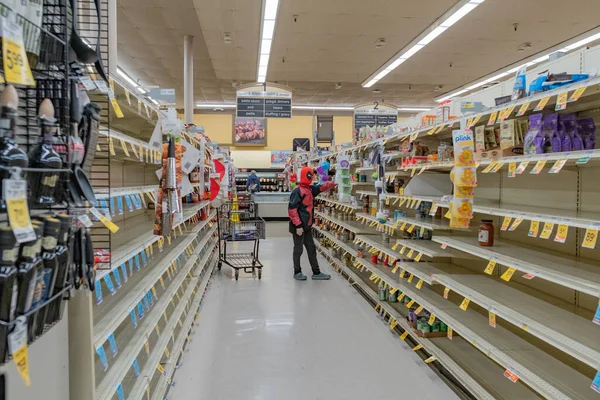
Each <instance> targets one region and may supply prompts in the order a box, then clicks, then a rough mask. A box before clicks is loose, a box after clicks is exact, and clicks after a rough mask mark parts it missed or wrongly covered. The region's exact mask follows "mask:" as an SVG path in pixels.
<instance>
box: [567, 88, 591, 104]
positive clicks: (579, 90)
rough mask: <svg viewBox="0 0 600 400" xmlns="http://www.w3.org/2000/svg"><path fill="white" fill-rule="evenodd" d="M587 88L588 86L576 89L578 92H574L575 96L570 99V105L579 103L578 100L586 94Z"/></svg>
mask: <svg viewBox="0 0 600 400" xmlns="http://www.w3.org/2000/svg"><path fill="white" fill-rule="evenodd" d="M586 88H587V87H586V86H584V87H580V88H578V89H576V90H575V91H574V92H573V94H572V95H571V97H569V100H568V103H572V102H574V101H577V100H579V98H580V97H581V95H582V94H583V92H585V89H586Z"/></svg>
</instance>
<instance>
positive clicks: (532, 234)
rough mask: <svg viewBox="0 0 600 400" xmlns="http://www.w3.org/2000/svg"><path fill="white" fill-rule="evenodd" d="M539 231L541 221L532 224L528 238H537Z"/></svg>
mask: <svg viewBox="0 0 600 400" xmlns="http://www.w3.org/2000/svg"><path fill="white" fill-rule="evenodd" d="M539 229H540V222H539V221H531V224H530V225H529V234H528V235H527V236H529V237H537V235H538V230H539Z"/></svg>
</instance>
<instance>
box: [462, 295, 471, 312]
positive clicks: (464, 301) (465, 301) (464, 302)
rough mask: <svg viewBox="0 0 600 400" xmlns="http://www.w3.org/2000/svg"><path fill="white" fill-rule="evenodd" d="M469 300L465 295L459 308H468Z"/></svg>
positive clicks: (465, 309) (464, 309)
mask: <svg viewBox="0 0 600 400" xmlns="http://www.w3.org/2000/svg"><path fill="white" fill-rule="evenodd" d="M470 302H471V300H470V299H469V298H467V297H465V298H464V299H463V301H462V303H460V309H461V310H463V311H467V308H469V303H470Z"/></svg>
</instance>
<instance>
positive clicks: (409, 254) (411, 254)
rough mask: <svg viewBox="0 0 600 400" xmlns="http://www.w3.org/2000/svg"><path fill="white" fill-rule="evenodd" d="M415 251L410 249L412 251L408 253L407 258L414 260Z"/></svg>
mask: <svg viewBox="0 0 600 400" xmlns="http://www.w3.org/2000/svg"><path fill="white" fill-rule="evenodd" d="M414 252H415V250H414V249H410V251H409V252H408V254H406V257H408V258H412V256H413V254H414Z"/></svg>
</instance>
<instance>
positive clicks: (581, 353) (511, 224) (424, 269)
mask: <svg viewBox="0 0 600 400" xmlns="http://www.w3.org/2000/svg"><path fill="white" fill-rule="evenodd" d="M589 51H592V50H589ZM594 51H595V52H598V49H594ZM594 54H595V53H594ZM594 59H595V58H594ZM532 73H533V72H532ZM599 84H600V81H599V80H598V78H590V79H588V80H586V81H582V82H578V83H576V84H574V85H569V86H565V87H562V88H560V89H555V90H552V91H547V92H543V93H540V94H535V95H533V96H529V97H526V98H523V99H520V100H516V101H512V102H509V103H507V104H503V105H502V106H497V107H492V108H490V109H487V110H485V111H482V112H478V113H473V114H469V115H465V116H461V117H459V118H457V119H456V120H451V121H445V122H443V123H438V124H435V125H431V126H427V127H423V128H411V127H408V128H406V127H403V126H402V124H403V122H399V123H398V124H397V125H396V126H395V127H394V130H395V133H392V134H391V135H388V136H385V137H381V138H379V139H376V140H375V141H373V142H368V143H362V144H357V145H355V146H353V147H349V148H345V149H343V150H341V151H339V152H336V153H332V154H328V155H325V156H321V157H317V158H312V159H311V163H312V166H314V167H316V166H317V165H318V164H317V163H319V162H321V161H322V160H328V161H329V162H330V163H331V164H332V165H333V164H335V162H336V157H337V156H338V155H352V157H353V159H354V157H355V156H354V154H353V153H358V155H359V158H360V154H361V153H363V154H364V155H366V152H368V151H369V150H373V149H375V148H381V149H383V151H384V152H383V153H382V160H383V164H384V168H385V171H384V176H385V179H384V180H389V181H393V180H394V179H395V178H396V179H397V177H398V178H400V176H398V174H399V173H405V174H407V175H408V177H407V178H406V179H407V180H408V183H405V184H404V185H403V186H401V187H400V188H399V190H398V189H396V192H395V193H389V191H388V190H386V185H385V184H384V190H383V194H381V195H378V192H377V191H374V190H373V189H370V188H368V187H367V186H366V185H373V186H372V187H375V182H360V183H359V184H357V185H353V187H352V193H353V195H354V198H355V199H356V202H355V203H343V202H340V201H338V200H337V198H335V197H332V196H329V195H322V196H320V197H324V198H323V199H322V204H323V205H325V206H326V208H329V209H332V210H335V212H334V213H333V214H331V213H329V212H322V211H319V212H316V213H315V216H316V218H317V219H318V220H320V222H318V224H320V225H321V226H320V227H318V228H317V229H316V233H317V234H318V236H320V237H321V238H322V245H321V247H320V250H321V252H322V253H324V254H325V255H326V257H327V258H328V260H329V261H330V262H332V263H333V265H334V267H335V268H337V269H338V270H340V271H342V273H343V274H344V275H345V276H349V275H348V273H350V272H351V273H353V274H354V275H352V277H353V278H355V279H357V280H359V283H358V284H357V285H355V287H357V288H358V289H359V290H360V291H361V292H365V291H369V290H370V291H371V293H372V295H370V296H369V297H370V298H371V299H373V298H375V299H376V301H377V304H378V309H384V310H386V311H385V312H384V314H385V315H386V318H390V316H391V318H398V317H397V316H396V315H398V313H394V311H395V310H396V309H399V310H400V311H401V312H400V315H399V316H400V318H402V319H404V318H406V317H407V316H409V310H411V313H414V311H415V310H416V309H419V307H422V309H421V310H419V311H420V312H421V314H420V315H426V316H430V315H431V314H433V315H434V316H435V317H434V319H433V320H432V321H434V322H436V323H437V321H441V322H443V323H445V324H446V325H447V326H448V327H449V328H452V332H453V334H454V336H455V337H453V338H452V340H449V339H448V338H446V337H439V338H432V339H430V342H435V344H434V343H427V342H424V344H423V348H424V349H425V350H426V351H427V352H428V354H434V353H435V352H436V351H440V349H443V352H444V356H443V358H442V357H438V358H437V362H440V363H441V364H442V365H443V366H444V367H445V368H447V369H448V371H450V373H451V374H452V375H454V376H455V377H456V378H457V379H458V380H459V381H461V383H462V385H463V386H464V387H465V388H467V389H468V391H469V392H470V394H471V395H473V396H475V397H477V398H495V399H513V398H519V399H521V398H536V396H541V397H544V398H552V399H575V398H577V399H588V398H589V399H591V398H596V397H597V396H598V394H597V393H596V392H595V391H594V388H593V387H592V386H593V385H592V381H594V379H596V380H597V379H598V378H597V374H598V370H599V369H600V364H599V363H598V356H599V354H598V353H599V352H600V326H599V324H600V306H599V303H598V297H599V296H600V287H599V286H598V284H599V283H600V253H598V250H597V247H596V243H595V238H596V237H597V235H598V230H599V229H600V209H598V207H597V204H598V200H599V199H598V196H597V194H596V191H595V186H596V185H595V182H596V178H595V177H596V176H597V173H598V171H597V168H598V167H599V166H600V165H599V164H598V163H597V156H598V154H600V153H599V152H598V150H582V151H569V152H556V153H544V154H531V155H529V154H525V155H521V156H516V155H513V156H509V157H500V158H497V159H482V160H480V161H479V162H478V165H477V167H478V168H477V169H478V171H477V172H478V174H477V178H478V179H477V180H478V186H477V188H476V189H475V198H474V200H473V208H472V209H473V212H474V214H475V215H474V218H473V220H472V221H471V228H470V229H468V230H460V229H451V228H450V226H449V224H448V222H447V221H448V220H447V219H446V218H445V217H444V216H445V215H446V214H447V211H448V209H449V207H450V201H451V199H452V196H451V194H452V189H451V186H450V184H449V183H450V176H449V175H450V172H451V171H452V168H453V167H454V163H453V162H451V161H442V162H437V161H436V162H432V161H425V162H422V163H421V162H420V163H417V164H410V163H408V164H404V161H405V159H404V158H403V157H404V156H402V157H401V158H400V160H402V164H399V163H397V162H396V163H394V164H395V165H393V166H392V165H391V164H390V161H392V160H388V159H386V158H385V154H386V153H387V152H390V151H398V150H397V149H398V147H400V153H403V154H404V155H406V153H405V151H404V150H403V149H402V148H403V147H404V146H406V145H407V144H408V143H412V142H416V141H421V143H425V144H426V145H427V146H429V148H436V147H437V145H436V141H439V140H448V139H449V138H450V133H451V131H452V130H453V129H459V128H462V129H466V127H469V128H470V129H472V130H474V129H475V127H477V126H481V125H484V126H488V124H489V126H492V125H497V124H498V123H499V122H500V121H499V120H498V119H496V118H491V116H492V115H493V114H494V113H496V114H497V113H499V112H500V111H504V113H505V118H506V119H507V120H511V119H525V118H528V117H529V116H530V115H532V114H538V113H541V112H544V114H548V113H550V112H555V111H554V106H555V105H556V103H557V100H556V99H557V96H558V95H559V94H560V95H562V96H563V98H564V94H565V93H566V94H567V96H569V97H570V96H572V95H573V93H574V92H575V90H576V89H578V88H586V90H585V91H584V92H583V95H582V96H581V97H580V98H579V99H578V100H573V101H569V102H567V106H566V110H563V111H556V112H558V113H559V114H560V113H578V116H577V117H578V118H594V119H595V120H596V121H598V120H599V119H600V118H597V117H598V115H597V107H598V104H599V102H600V96H598V94H597V93H598V92H597V87H598V85H599ZM579 94H581V91H579ZM546 99H548V100H546ZM469 100H470V101H477V100H478V98H477V94H475V95H472V96H471V97H470V98H469ZM542 100H543V102H546V101H547V103H546V106H545V108H543V110H542V111H539V110H534V107H536V106H537V105H538V103H539V102H541V101H542ZM550 108H552V111H551V110H550ZM509 111H510V114H509V113H508V112H509ZM516 114H518V115H516ZM407 126H408V125H407ZM363 157H364V156H363ZM409 158H410V156H408V155H406V160H408V159H409ZM360 164H361V163H360V160H359V162H358V163H357V164H355V165H356V167H355V168H354V170H353V172H354V173H357V174H359V175H367V177H369V176H370V175H371V174H372V173H373V172H375V171H376V169H375V168H373V167H370V166H365V167H361V165H360ZM544 164H545V165H544ZM512 171H516V173H515V174H512ZM440 177H441V178H443V179H445V180H446V182H447V183H444V181H443V180H440ZM357 178H358V176H357ZM402 178H404V177H402ZM432 187H433V189H432ZM388 189H389V186H388ZM436 192H437V193H436ZM320 197H319V198H320ZM363 199H366V200H368V202H367V203H365V204H368V205H369V207H368V208H369V209H370V210H372V206H371V204H372V200H373V199H376V200H377V210H378V211H381V209H386V210H389V215H388V216H387V218H383V219H382V218H381V217H380V216H379V215H377V216H375V215H372V214H371V213H368V214H367V213H366V212H365V211H364V210H363V207H361V205H362V202H361V201H360V200H363ZM357 203H358V204H357ZM398 213H400V214H398ZM342 214H343V215H342ZM432 216H433V217H432ZM480 219H485V220H491V221H492V223H493V225H494V227H495V236H496V237H495V239H494V241H493V245H492V246H489V247H484V246H480V245H479V243H478V238H477V228H478V225H479V220H480ZM354 220H356V222H355V221H354ZM359 222H360V223H362V228H363V229H364V230H366V231H367V232H364V233H362V232H361V230H360V228H358V227H357V226H356V224H357V223H359ZM349 228H350V229H349ZM359 232H360V233H359ZM415 232H417V234H416V238H417V239H419V240H415ZM543 232H544V233H543ZM423 235H424V237H423V238H421V236H423ZM382 236H388V237H389V239H385V240H384V239H382ZM421 239H422V240H421ZM428 239H430V240H428ZM388 240H389V242H388ZM323 246H325V247H327V248H325V247H323ZM595 247H596V248H595ZM359 248H361V249H362V250H361V251H362V252H363V255H362V257H359V251H358V249H359ZM372 256H373V257H375V258H378V261H379V262H377V263H373V262H372V260H371V257H372ZM382 259H383V260H385V261H386V262H385V265H384V263H383V262H382ZM386 259H387V260H386ZM394 262H395V263H394ZM357 269H358V270H357ZM350 270H351V271H350ZM352 271H354V272H352ZM360 281H362V282H364V285H363V284H362V283H361V282H360ZM382 287H383V288H384V289H383V292H384V293H387V295H386V300H385V301H383V300H379V299H378V297H377V294H378V293H379V294H381V293H382V292H381V291H382ZM390 288H392V289H397V292H398V293H401V296H402V297H404V298H409V299H410V300H412V301H413V302H412V303H410V309H409V308H407V307H406V306H405V305H404V304H402V303H401V302H398V303H394V302H391V301H390V300H389V298H388V297H387V296H389V291H390ZM386 290H387V292H386ZM423 313H425V314H423ZM411 318H412V317H411ZM419 324H421V323H420V322H419ZM425 325H426V324H425ZM431 328H432V325H431V324H429V329H431ZM419 329H420V328H419ZM408 330H409V335H411V336H412V335H416V336H419V335H420V334H421V333H422V332H421V331H419V332H417V330H418V329H417V328H416V327H415V328H413V327H410V328H409V329H408ZM457 334H458V335H460V336H459V337H456V335H457ZM476 354H477V356H476ZM482 356H484V358H486V359H487V360H489V361H488V362H487V364H489V362H491V363H492V364H491V365H496V367H495V368H494V369H495V370H496V372H494V375H493V378H490V377H487V378H483V376H482V373H483V371H484V370H486V371H487V372H491V371H492V370H493V369H491V368H490V369H487V368H486V367H485V366H484V365H483V364H481V365H480V363H484V364H485V360H483V359H482V358H481V357H482ZM457 367H459V368H457ZM466 371H468V374H469V375H471V379H472V380H474V381H476V383H477V384H479V385H480V386H479V388H483V389H484V390H485V391H486V392H487V395H486V394H483V393H479V394H477V393H476V391H477V390H479V388H478V387H477V386H474V385H473V384H472V382H471V383H469V382H467V381H466V380H465V379H464V378H465V376H466V374H465V372H466ZM513 380H514V381H515V382H517V384H516V385H515V384H513V383H512V381H513ZM502 381H505V382H508V384H509V385H506V384H504V382H502ZM516 388H522V389H518V391H521V393H520V394H517V392H514V390H517V389H516Z"/></svg>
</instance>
